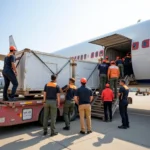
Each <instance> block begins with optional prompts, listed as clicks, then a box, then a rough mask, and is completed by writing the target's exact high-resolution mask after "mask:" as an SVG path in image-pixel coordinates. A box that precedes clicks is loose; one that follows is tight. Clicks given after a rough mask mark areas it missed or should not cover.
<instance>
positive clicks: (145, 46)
mask: <svg viewBox="0 0 150 150" xmlns="http://www.w3.org/2000/svg"><path fill="white" fill-rule="evenodd" d="M149 42H150V40H149V39H147V40H144V41H143V42H142V48H147V47H150V44H149Z"/></svg>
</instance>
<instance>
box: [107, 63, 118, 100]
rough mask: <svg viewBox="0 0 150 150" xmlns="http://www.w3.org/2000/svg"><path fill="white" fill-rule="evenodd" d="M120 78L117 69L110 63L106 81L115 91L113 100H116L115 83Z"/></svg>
mask: <svg viewBox="0 0 150 150" xmlns="http://www.w3.org/2000/svg"><path fill="white" fill-rule="evenodd" d="M119 76H120V72H119V68H118V66H116V65H115V62H114V61H111V66H110V67H109V68H108V80H110V87H111V89H112V90H113V88H114V91H115V98H117V83H118V78H119Z"/></svg>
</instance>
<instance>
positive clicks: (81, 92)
mask: <svg viewBox="0 0 150 150" xmlns="http://www.w3.org/2000/svg"><path fill="white" fill-rule="evenodd" d="M80 82H81V87H80V88H78V89H77V92H76V96H75V101H76V103H77V104H78V105H79V115H80V126H81V131H80V134H85V126H84V116H86V120H87V121H86V122H87V133H88V134H90V133H92V130H91V104H90V103H91V102H92V100H93V96H92V90H90V89H89V88H87V87H86V83H87V80H86V78H82V79H81V80H80Z"/></svg>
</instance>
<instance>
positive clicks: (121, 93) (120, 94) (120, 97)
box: [118, 87, 124, 100]
mask: <svg viewBox="0 0 150 150" xmlns="http://www.w3.org/2000/svg"><path fill="white" fill-rule="evenodd" d="M123 91H124V88H123V87H120V89H119V93H118V97H119V100H122V96H123Z"/></svg>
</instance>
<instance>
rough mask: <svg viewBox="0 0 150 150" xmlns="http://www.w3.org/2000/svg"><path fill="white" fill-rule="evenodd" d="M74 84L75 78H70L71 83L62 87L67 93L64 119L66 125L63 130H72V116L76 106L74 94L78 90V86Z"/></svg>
mask: <svg viewBox="0 0 150 150" xmlns="http://www.w3.org/2000/svg"><path fill="white" fill-rule="evenodd" d="M74 84H75V79H74V78H70V79H69V84H68V85H65V86H64V87H63V88H62V89H61V92H65V93H66V98H65V103H64V120H65V124H66V126H65V127H64V128H63V130H70V116H71V114H72V113H73V110H74V107H75V101H74V96H75V93H76V90H77V87H76V86H75V85H74Z"/></svg>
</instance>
